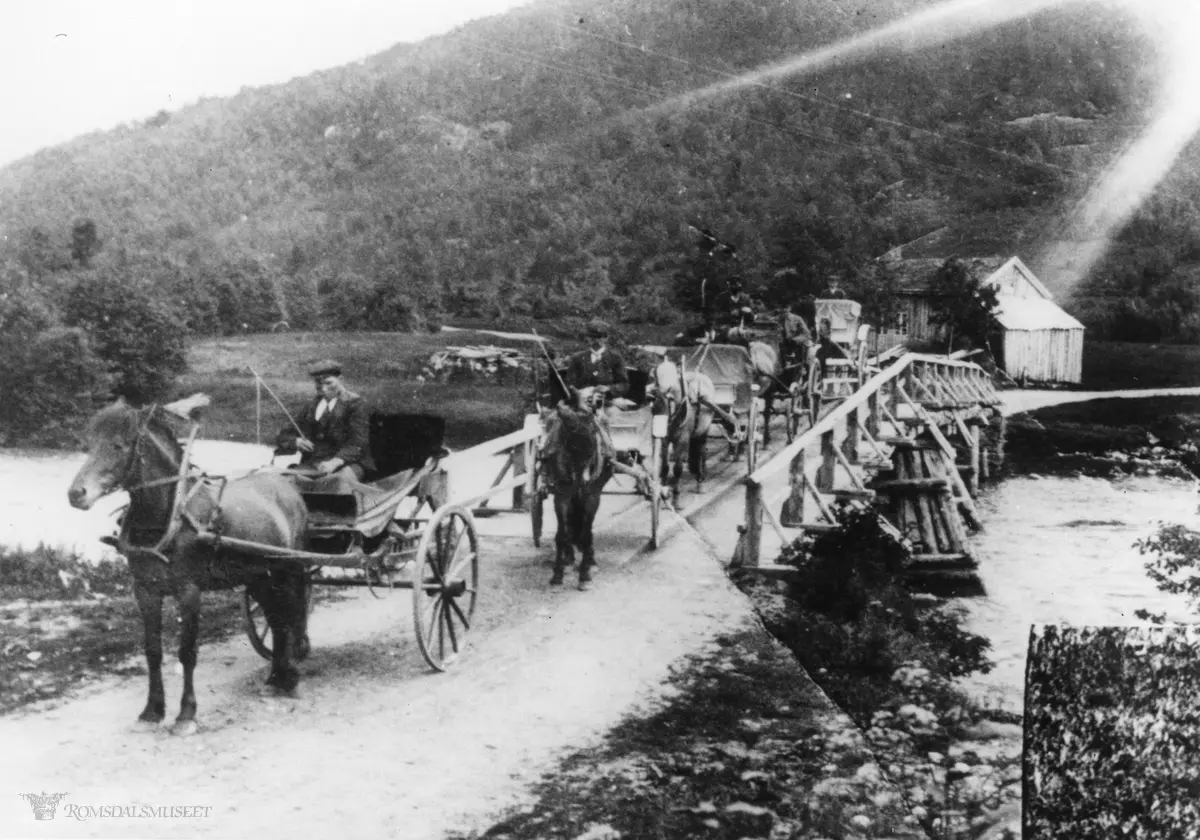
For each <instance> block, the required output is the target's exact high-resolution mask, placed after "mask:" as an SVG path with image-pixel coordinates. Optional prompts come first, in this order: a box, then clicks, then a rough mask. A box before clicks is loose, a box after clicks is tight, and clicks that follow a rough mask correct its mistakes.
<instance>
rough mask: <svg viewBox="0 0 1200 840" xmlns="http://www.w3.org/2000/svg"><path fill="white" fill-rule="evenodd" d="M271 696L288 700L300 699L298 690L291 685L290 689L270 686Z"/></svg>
mask: <svg viewBox="0 0 1200 840" xmlns="http://www.w3.org/2000/svg"><path fill="white" fill-rule="evenodd" d="M271 696H272V697H283V698H285V699H288V700H299V699H300V689H299V688H298V687H297V686H295V685H293V686H292V687H291V688H285V687H284V686H282V685H276V686H272V688H271Z"/></svg>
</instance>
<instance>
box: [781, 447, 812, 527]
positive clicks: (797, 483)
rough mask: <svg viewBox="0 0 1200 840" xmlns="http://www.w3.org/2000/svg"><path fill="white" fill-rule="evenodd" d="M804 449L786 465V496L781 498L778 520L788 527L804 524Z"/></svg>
mask: <svg viewBox="0 0 1200 840" xmlns="http://www.w3.org/2000/svg"><path fill="white" fill-rule="evenodd" d="M805 481H806V479H805V477H804V450H803V449H801V450H800V451H799V452H797V453H796V455H795V457H793V458H792V463H791V465H790V466H789V467H788V490H789V493H788V497H787V498H786V499H784V500H783V510H782V511H780V514H779V522H780V524H781V525H784V526H786V527H788V528H799V527H800V526H801V525H802V524H804V483H805Z"/></svg>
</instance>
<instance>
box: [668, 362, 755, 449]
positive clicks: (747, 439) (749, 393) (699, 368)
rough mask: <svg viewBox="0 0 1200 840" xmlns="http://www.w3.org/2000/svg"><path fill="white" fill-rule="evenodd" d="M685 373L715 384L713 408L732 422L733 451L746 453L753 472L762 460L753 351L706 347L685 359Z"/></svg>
mask: <svg viewBox="0 0 1200 840" xmlns="http://www.w3.org/2000/svg"><path fill="white" fill-rule="evenodd" d="M680 363H681V365H682V367H683V370H684V371H685V372H691V371H696V372H699V373H703V374H705V375H706V376H708V378H709V379H711V380H712V383H713V388H714V390H715V391H716V398H715V400H714V405H713V408H714V409H716V411H717V414H718V416H720V415H721V414H722V413H723V414H724V415H725V418H722V419H725V420H726V422H727V423H728V422H729V419H732V426H733V430H732V432H730V436H731V441H730V443H731V447H732V449H733V451H735V452H736V451H742V450H744V452H745V455H746V464H747V467H748V471H749V472H753V471H754V469H755V467H756V466H757V460H758V445H757V441H758V433H759V429H758V425H759V417H758V406H757V403H758V400H757V390H758V386H757V384H756V380H757V374H756V373H755V364H754V360H753V358H752V357H751V355H750V349H749V348H748V347H743V346H742V345H740V344H702V345H699V346H697V347H694V348H691V349H689V350H687V351H685V353H684V354H683V356H682V359H681V362H680Z"/></svg>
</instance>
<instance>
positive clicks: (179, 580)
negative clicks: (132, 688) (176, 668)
mask: <svg viewBox="0 0 1200 840" xmlns="http://www.w3.org/2000/svg"><path fill="white" fill-rule="evenodd" d="M182 402H187V401H181V403H182ZM191 402H193V403H194V404H195V403H200V404H207V398H206V397H199V398H192V399H191ZM177 405H178V404H177ZM175 429H176V427H175V426H174V425H173V421H172V418H171V415H170V414H169V413H168V411H167V410H164V409H163V408H160V407H157V406H151V407H149V408H143V409H137V408H133V407H131V406H128V405H126V404H125V403H124V402H123V401H118V402H116V403H114V404H113V405H110V406H108V407H107V408H105V409H103V410H101V411H100V412H99V413H98V414H97V415H96V416H95V417H94V418H92V421H91V423H90V425H89V427H88V432H87V443H88V457H87V461H86V462H85V463H84V465H83V466H82V467H81V468H80V469H79V473H78V474H77V475H76V476H75V480H74V481H73V482H72V483H71V489H70V490H69V491H68V493H67V497H68V498H69V499H70V502H71V504H72V505H73V506H74V507H76V508H79V509H81V510H87V509H88V508H90V507H91V506H92V505H93V504H95V502H96V500H97V499H100V498H101V497H103V496H105V495H107V494H109V493H111V492H113V491H114V490H117V489H119V488H124V489H125V490H128V491H129V508H128V510H127V511H126V512H125V516H124V518H123V520H122V523H121V535H120V536H119V537H116V538H115V539H112V540H111V542H112V543H113V544H114V545H116V547H117V549H118V550H119V551H121V552H122V553H123V554H125V556H126V557H127V558H128V560H129V568H130V571H131V572H132V573H133V583H134V595H135V597H136V598H137V604H138V609H139V610H140V611H141V614H142V626H143V629H144V631H145V649H146V664H147V666H148V667H149V672H150V690H149V696H148V698H147V700H146V708H145V709H144V710H143V711H142V714H141V716H140V717H139V720H141V721H143V722H146V723H152V724H158V723H160V722H161V721H162V720H163V718H164V717H165V716H166V697H165V693H164V691H163V682H162V637H161V636H162V599H163V597H164V596H166V595H174V596H175V598H176V600H177V601H178V603H179V612H180V623H181V630H180V639H179V661H180V663H181V664H182V665H183V697H182V699H181V701H180V705H179V716H178V717H177V718H176V719H175V724H174V725H173V726H172V727H171V732H172V734H176V735H190V734H192V733H194V732H195V731H196V693H195V690H194V687H193V682H192V676H193V672H194V671H195V668H196V659H197V655H198V653H199V629H200V603H201V592H202V591H204V590H209V589H227V588H230V587H233V586H236V585H238V584H242V583H244V584H245V585H246V588H247V591H248V592H249V593H250V595H251V596H252V597H253V598H254V599H255V600H256V601H257V602H258V603H259V604H260V605H261V606H262V608H263V612H264V613H265V615H266V618H267V622H268V624H269V625H270V627H271V632H272V634H273V637H274V638H273V642H272V650H273V654H272V661H271V673H270V676H269V677H268V678H267V684H268V685H270V686H272V688H273V689H274V690H275V691H276V692H278V693H283V694H289V695H290V694H293V693H294V691H295V688H296V685H297V683H298V682H299V679H300V672H299V670H298V669H297V668H296V665H295V662H294V661H295V660H298V659H303V658H304V656H305V655H306V654H307V652H308V638H307V632H306V631H307V627H306V616H307V609H306V606H307V605H306V603H305V573H304V567H303V566H302V565H300V564H298V563H296V562H295V561H283V562H278V563H276V564H272V563H270V562H269V561H267V560H266V559H265V558H264V557H262V556H261V555H258V556H254V555H247V554H245V553H241V554H239V553H238V552H235V551H231V550H229V548H228V547H227V546H226V547H220V546H219V543H218V545H217V546H214V545H213V544H212V543H211V542H207V541H205V540H201V539H200V538H199V534H200V532H201V531H202V530H203V531H210V532H215V533H217V534H220V535H221V536H223V537H232V538H236V539H241V540H249V541H251V542H255V543H263V544H267V545H270V546H277V547H279V548H282V549H296V548H299V547H300V545H301V543H302V541H303V539H304V533H305V528H306V527H307V518H308V514H307V511H306V509H305V506H304V500H303V499H302V498H301V496H300V493H299V491H298V490H297V489H296V487H295V486H294V485H293V484H292V483H291V481H290V480H289V479H288V478H286V477H285V476H284V475H282V474H279V473H271V472H257V473H251V474H249V475H247V476H245V477H243V478H237V479H231V480H229V481H224V480H221V479H216V480H208V479H204V478H201V477H198V476H194V475H188V474H187V472H186V464H184V463H183V462H184V460H185V453H184V449H183V447H181V446H180V444H179V441H178V439H177V438H176V433H175ZM289 564H290V565H289Z"/></svg>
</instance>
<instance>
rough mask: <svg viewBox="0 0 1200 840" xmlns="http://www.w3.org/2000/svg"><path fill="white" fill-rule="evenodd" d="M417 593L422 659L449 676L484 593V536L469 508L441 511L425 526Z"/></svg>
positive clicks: (415, 603) (415, 580)
mask: <svg viewBox="0 0 1200 840" xmlns="http://www.w3.org/2000/svg"><path fill="white" fill-rule="evenodd" d="M412 590H413V627H414V628H415V629H416V631H417V645H418V646H419V647H420V648H421V655H422V656H424V657H425V661H426V662H428V663H429V666H430V667H431V668H433V669H434V670H436V671H445V670H446V669H447V668H448V667H450V666H451V665H452V664H454V662H455V660H457V659H458V657H459V655H460V654H461V653H462V652H463V649H464V648H465V647H466V642H467V633H468V632H469V631H470V629H471V618H472V616H473V615H474V614H475V597H476V594H477V593H478V591H479V537H478V535H477V534H476V533H475V520H474V519H473V518H472V517H471V514H470V512H469V511H468V510H467V509H466V508H463V507H460V506H459V505H448V506H446V507H443V508H440V509H439V510H438V511H437V512H436V513H434V515H433V519H431V520H430V521H429V524H427V525H426V526H425V533H424V534H423V535H422V536H421V542H420V544H419V545H418V546H417V557H416V562H415V563H414V564H413V587H412Z"/></svg>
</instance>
